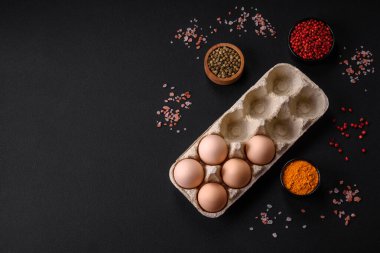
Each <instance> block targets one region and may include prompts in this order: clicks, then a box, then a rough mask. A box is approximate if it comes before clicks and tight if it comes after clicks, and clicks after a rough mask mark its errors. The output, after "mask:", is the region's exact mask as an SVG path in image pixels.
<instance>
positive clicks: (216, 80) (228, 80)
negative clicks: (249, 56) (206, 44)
mask: <svg viewBox="0 0 380 253" xmlns="http://www.w3.org/2000/svg"><path fill="white" fill-rule="evenodd" d="M224 46H225V47H229V48H231V49H233V50H235V51H236V52H237V53H238V54H239V57H240V69H239V70H238V72H236V74H234V75H233V76H231V77H227V78H220V77H217V76H216V75H215V74H214V73H212V72H211V70H210V69H209V67H208V64H207V60H208V57H209V56H210V54H211V52H212V51H214V50H215V49H216V48H218V47H224ZM204 69H205V73H206V75H207V77H208V78H209V79H210V80H211V81H212V82H213V83H216V84H219V85H229V84H232V83H234V82H236V81H237V80H238V79H239V78H240V77H241V74H242V73H243V69H244V56H243V53H242V52H241V50H240V49H239V48H238V47H237V46H235V45H233V44H230V43H218V44H216V45H214V46H212V47H211V48H210V49H209V50H208V51H207V53H206V55H205V59H204Z"/></svg>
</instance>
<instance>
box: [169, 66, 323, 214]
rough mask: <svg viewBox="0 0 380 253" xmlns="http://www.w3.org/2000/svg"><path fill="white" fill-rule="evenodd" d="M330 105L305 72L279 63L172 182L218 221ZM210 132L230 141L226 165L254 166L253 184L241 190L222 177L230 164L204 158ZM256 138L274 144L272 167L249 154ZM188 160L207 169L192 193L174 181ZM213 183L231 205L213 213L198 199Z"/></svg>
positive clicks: (193, 148)
mask: <svg viewBox="0 0 380 253" xmlns="http://www.w3.org/2000/svg"><path fill="white" fill-rule="evenodd" d="M328 106H329V101H328V98H327V97H326V95H325V93H324V92H323V91H322V90H321V89H320V88H319V87H318V86H317V85H316V84H315V83H314V82H312V81H311V80H310V79H309V78H308V77H307V76H306V75H305V74H303V73H302V72H301V71H300V70H298V69H297V68H295V67H293V66H292V65H290V64H286V63H280V64H277V65H275V66H274V67H273V68H271V69H270V70H269V71H268V72H267V73H265V74H264V75H263V76H262V77H261V78H260V79H259V80H258V81H257V82H256V84H255V85H253V86H252V87H251V88H249V89H248V91H247V92H245V93H244V94H243V95H242V96H241V97H240V99H238V100H237V102H236V103H235V104H234V105H233V106H232V107H231V108H230V109H228V110H227V111H226V112H225V113H224V114H223V115H222V116H221V117H220V118H219V119H217V120H216V121H215V122H214V123H213V124H212V125H211V126H210V127H209V128H208V129H207V130H206V131H205V132H204V133H203V134H201V136H199V137H198V138H197V139H196V140H195V141H194V143H193V144H192V145H190V147H189V148H188V149H187V150H186V151H185V152H184V153H183V154H182V155H180V156H179V157H178V158H177V160H176V162H174V163H173V165H172V166H171V168H170V170H169V177H170V180H171V182H172V183H173V185H174V186H175V187H176V188H177V189H178V190H179V191H180V192H181V193H182V194H183V195H184V196H185V197H186V198H187V199H188V200H189V201H190V202H191V203H192V204H193V205H194V207H195V208H196V209H197V210H198V211H199V212H200V213H201V214H203V215H204V216H206V217H209V218H216V217H219V216H220V215H222V214H223V213H224V212H225V211H226V210H227V209H228V208H229V207H230V206H231V205H232V204H233V203H235V201H236V200H238V199H239V198H240V197H241V196H242V195H243V194H244V193H245V192H246V191H247V190H248V189H249V188H250V187H252V185H253V184H254V183H255V182H256V181H257V180H258V179H259V178H260V177H261V176H262V175H264V174H265V173H266V172H267V171H268V170H269V169H270V168H271V167H272V165H273V164H274V163H275V162H276V161H277V160H278V159H279V158H280V157H281V156H282V155H283V154H284V153H285V152H286V151H287V150H288V149H289V148H290V147H291V146H292V145H293V144H294V143H295V142H296V141H297V140H298V139H299V138H300V137H301V136H302V135H303V134H304V133H305V132H306V130H307V129H308V128H309V127H310V126H311V125H313V124H314V123H315V122H316V121H317V120H318V119H319V118H320V117H321V116H322V115H323V114H324V113H325V112H326V110H327V108H328ZM210 134H218V135H220V136H222V137H223V138H224V140H225V141H226V143H227V145H228V149H229V150H228V151H229V152H228V157H227V160H226V161H228V160H229V159H231V158H240V159H243V160H245V161H246V162H247V163H248V164H249V165H250V168H251V170H252V173H251V174H252V178H251V180H250V182H249V184H248V185H246V186H244V187H243V188H240V189H234V188H230V187H228V186H227V185H226V184H225V183H224V182H223V180H222V178H221V174H220V170H221V168H222V166H223V163H224V162H226V161H224V162H222V163H221V164H218V165H208V164H205V163H204V162H202V161H201V160H200V159H199V155H198V154H197V148H198V145H199V142H200V140H201V139H202V138H203V137H205V136H207V135H210ZM256 134H264V135H267V136H268V137H270V138H271V139H272V140H273V142H274V143H275V146H276V155H275V157H274V159H273V160H272V161H271V162H270V163H269V164H266V165H257V164H252V163H251V162H250V161H249V160H248V159H247V157H246V155H245V144H246V142H247V141H248V140H249V139H250V138H251V137H252V136H254V135H256ZM185 158H193V159H196V160H198V161H199V162H200V163H201V164H202V166H203V168H204V170H205V178H204V181H203V183H202V184H201V185H200V186H198V187H196V188H193V189H185V188H182V187H180V186H179V185H178V184H177V183H176V182H175V180H174V176H173V171H174V168H175V166H176V164H177V163H178V161H180V160H182V159H185ZM210 182H212V183H218V184H220V185H222V186H223V187H224V188H225V189H226V191H227V194H228V202H227V204H226V206H225V207H224V208H223V209H222V210H220V211H218V212H214V213H211V212H206V211H205V210H203V209H202V208H201V206H200V205H199V203H198V200H197V194H198V192H199V189H200V188H201V187H202V186H203V185H204V184H206V183H210Z"/></svg>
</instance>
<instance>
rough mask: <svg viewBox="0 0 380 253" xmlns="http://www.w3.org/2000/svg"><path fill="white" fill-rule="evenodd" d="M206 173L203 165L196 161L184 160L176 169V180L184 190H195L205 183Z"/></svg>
mask: <svg viewBox="0 0 380 253" xmlns="http://www.w3.org/2000/svg"><path fill="white" fill-rule="evenodd" d="M204 175H205V172H204V170H203V167H202V165H201V164H200V163H199V162H198V161H197V160H194V159H183V160H181V161H179V162H178V163H177V165H176V166H175V167H174V172H173V176H174V180H175V181H176V183H177V184H178V185H179V186H181V187H183V188H187V189H190V188H195V187H197V186H199V185H200V184H201V183H202V182H203V178H204Z"/></svg>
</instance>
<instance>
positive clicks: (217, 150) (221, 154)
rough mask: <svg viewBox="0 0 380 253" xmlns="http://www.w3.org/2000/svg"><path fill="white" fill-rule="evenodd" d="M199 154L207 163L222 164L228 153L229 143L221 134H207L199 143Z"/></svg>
mask: <svg viewBox="0 0 380 253" xmlns="http://www.w3.org/2000/svg"><path fill="white" fill-rule="evenodd" d="M198 154H199V156H200V158H201V160H202V161H203V162H205V163H206V164H209V165H217V164H221V163H222V162H223V161H224V160H226V158H227V155H228V147H227V143H226V142H225V141H224V139H223V138H222V137H221V136H219V135H216V134H210V135H207V136H206V137H204V138H203V139H202V140H201V141H200V143H199V146H198Z"/></svg>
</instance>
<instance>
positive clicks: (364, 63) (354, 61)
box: [339, 46, 375, 84]
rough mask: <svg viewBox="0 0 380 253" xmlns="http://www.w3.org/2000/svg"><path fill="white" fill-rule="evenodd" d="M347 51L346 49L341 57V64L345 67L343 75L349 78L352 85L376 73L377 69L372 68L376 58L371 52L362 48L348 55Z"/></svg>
mask: <svg viewBox="0 0 380 253" xmlns="http://www.w3.org/2000/svg"><path fill="white" fill-rule="evenodd" d="M346 49H347V48H346V47H344V48H343V50H344V51H343V55H339V58H340V59H341V60H340V61H339V64H340V65H342V66H343V67H344V71H343V72H342V75H344V76H347V77H348V78H349V80H350V83H351V84H356V83H358V82H359V80H360V78H361V77H363V76H367V75H368V74H373V73H375V67H373V66H372V65H373V62H374V56H373V54H372V52H371V51H369V50H366V49H365V48H364V47H363V46H360V48H359V49H357V48H356V49H355V50H354V52H353V53H351V54H348V53H347V52H346Z"/></svg>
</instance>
